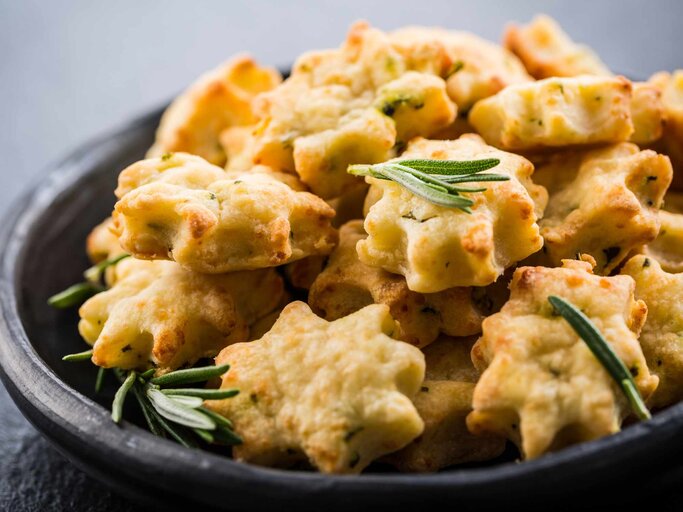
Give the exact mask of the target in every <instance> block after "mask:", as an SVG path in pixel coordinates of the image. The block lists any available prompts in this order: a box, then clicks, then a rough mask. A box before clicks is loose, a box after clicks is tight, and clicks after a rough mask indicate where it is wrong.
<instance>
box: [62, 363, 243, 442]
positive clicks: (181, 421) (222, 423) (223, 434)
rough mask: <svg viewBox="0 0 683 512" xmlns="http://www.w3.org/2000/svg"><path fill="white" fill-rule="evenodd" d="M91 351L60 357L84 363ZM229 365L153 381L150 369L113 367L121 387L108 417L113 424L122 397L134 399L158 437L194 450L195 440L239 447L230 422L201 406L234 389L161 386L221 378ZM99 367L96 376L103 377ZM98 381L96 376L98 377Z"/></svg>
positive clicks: (120, 409)
mask: <svg viewBox="0 0 683 512" xmlns="http://www.w3.org/2000/svg"><path fill="white" fill-rule="evenodd" d="M90 356H92V351H91V350H89V351H86V352H80V353H78V354H70V355H68V356H64V358H63V360H65V361H85V360H87V359H89V358H90ZM229 368H230V366H229V365H222V366H206V367H199V368H190V369H186V370H177V371H174V372H170V373H167V374H165V375H162V376H161V377H156V378H153V375H154V369H149V370H147V371H145V372H136V371H133V370H130V371H129V372H128V373H125V372H124V371H123V370H121V369H119V368H114V369H113V372H114V375H115V376H116V378H117V379H118V380H119V382H121V386H120V387H119V389H118V390H117V391H116V394H115V395H114V400H113V402H112V410H111V417H112V420H113V421H114V422H115V423H119V422H120V421H121V419H122V418H123V405H124V403H125V400H126V397H127V396H128V395H129V394H132V395H133V396H134V397H135V399H136V400H137V402H138V404H139V406H140V409H141V410H142V414H143V416H144V417H145V421H146V422H147V426H148V427H149V429H150V431H151V432H152V433H153V434H155V435H157V436H161V437H170V438H172V439H175V440H176V441H177V442H178V443H180V444H182V445H183V446H186V447H190V448H195V447H197V442H196V441H197V439H196V438H199V439H200V440H202V441H204V442H207V443H217V444H223V445H235V444H240V443H241V442H242V439H241V438H240V437H239V436H238V435H237V434H236V433H235V432H234V431H233V430H232V422H231V421H230V420H229V419H227V418H224V417H223V416H221V415H219V414H217V413H215V412H213V411H211V410H210V409H207V408H205V407H204V400H223V399H225V398H230V397H233V396H235V395H237V394H238V393H239V391H238V390H236V389H225V390H222V389H204V388H177V387H174V388H167V389H162V386H167V385H173V386H179V385H183V384H190V383H198V382H203V381H207V380H209V379H212V378H214V377H217V376H220V375H223V374H224V373H225V372H227V371H228V369H229ZM102 370H104V369H103V368H100V373H99V374H98V376H99V375H103V374H104V372H103V371H102ZM98 378H100V377H98Z"/></svg>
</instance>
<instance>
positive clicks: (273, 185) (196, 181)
mask: <svg viewBox="0 0 683 512" xmlns="http://www.w3.org/2000/svg"><path fill="white" fill-rule="evenodd" d="M291 181H296V179H295V178H294V177H292V176H289V175H284V174H282V173H273V172H269V171H268V170H267V169H263V168H260V170H259V169H255V170H252V171H249V172H241V173H226V172H225V171H223V169H221V168H219V167H216V166H213V165H211V164H209V163H208V162H206V161H204V160H202V159H201V158H199V157H194V156H191V155H187V154H184V153H174V154H172V155H170V156H169V157H168V158H163V157H162V158H156V159H151V160H144V161H142V162H138V163H135V164H133V165H131V166H130V167H128V168H127V169H125V170H124V171H123V172H122V173H121V175H120V177H119V187H118V189H117V195H118V196H119V197H120V199H119V201H118V202H117V203H116V206H115V209H114V215H113V217H114V228H115V231H116V233H117V235H118V236H119V241H120V243H121V246H122V247H123V248H124V249H125V250H126V251H128V252H129V253H131V254H132V255H134V256H136V257H138V258H145V259H172V260H175V261H176V262H178V263H180V264H181V265H183V266H184V267H187V268H189V269H192V270H195V271H198V272H208V273H221V272H232V271H237V270H252V269H257V268H265V267H272V266H277V265H281V264H284V263H287V262H290V261H294V260H297V259H300V258H304V257H306V256H311V255H318V254H327V253H329V252H331V251H332V249H333V248H334V245H335V243H336V239H337V233H336V230H335V229H334V228H333V227H332V226H331V224H330V221H331V218H332V217H333V216H334V210H333V209H332V208H331V207H330V206H328V205H327V203H325V202H324V201H323V200H322V199H320V198H319V197H316V196H315V195H313V194H311V193H309V192H299V191H296V190H294V189H293V188H292V187H291V186H289V185H288V184H287V183H289V182H291Z"/></svg>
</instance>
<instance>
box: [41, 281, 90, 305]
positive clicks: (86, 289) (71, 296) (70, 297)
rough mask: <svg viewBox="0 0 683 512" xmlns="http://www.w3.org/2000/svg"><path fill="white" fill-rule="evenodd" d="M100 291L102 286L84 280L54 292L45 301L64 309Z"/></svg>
mask: <svg viewBox="0 0 683 512" xmlns="http://www.w3.org/2000/svg"><path fill="white" fill-rule="evenodd" d="M101 291H104V287H102V286H99V285H96V284H94V283H91V282H87V281H86V282H84V283H78V284H74V285H72V286H69V287H68V288H67V289H66V290H62V291H61V292H59V293H56V294H54V295H53V296H52V297H50V298H49V299H47V303H48V304H49V305H50V306H52V307H53V308H57V309H66V308H70V307H73V306H77V305H79V304H81V303H83V302H85V301H86V300H87V299H89V298H90V297H92V296H93V295H95V294H97V293H100V292H101Z"/></svg>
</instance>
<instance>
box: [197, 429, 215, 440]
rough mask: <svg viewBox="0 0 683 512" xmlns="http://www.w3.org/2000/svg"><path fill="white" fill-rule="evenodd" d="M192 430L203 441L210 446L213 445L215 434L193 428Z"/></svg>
mask: <svg viewBox="0 0 683 512" xmlns="http://www.w3.org/2000/svg"><path fill="white" fill-rule="evenodd" d="M192 430H193V431H194V433H195V434H197V435H198V436H199V437H200V438H201V439H202V441H204V442H206V443H209V444H211V443H213V441H214V438H213V434H212V433H211V432H209V431H208V430H202V429H201V428H193V429H192Z"/></svg>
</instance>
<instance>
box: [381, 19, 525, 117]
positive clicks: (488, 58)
mask: <svg viewBox="0 0 683 512" xmlns="http://www.w3.org/2000/svg"><path fill="white" fill-rule="evenodd" d="M389 37H390V39H391V41H392V43H393V45H394V46H395V48H397V49H398V51H399V52H400V53H401V54H402V55H403V56H405V58H406V59H407V60H408V62H410V63H411V64H409V66H411V67H416V68H417V69H420V70H425V69H427V67H428V64H429V63H430V62H434V61H436V62H439V61H440V59H438V58H436V59H435V57H434V56H435V55H445V56H446V62H447V63H448V66H447V67H446V68H445V70H444V68H441V69H438V68H436V67H435V69H434V70H433V72H435V73H437V74H439V75H440V76H441V77H442V78H444V79H445V80H446V89H447V91H448V96H449V97H450V98H451V99H452V100H453V101H454V102H455V103H456V105H457V106H458V109H459V110H460V111H461V112H464V113H467V111H468V110H469V109H470V108H471V107H472V105H474V104H475V103H476V102H477V101H479V100H481V99H484V98H487V97H489V96H491V95H493V94H496V93H497V92H498V91H500V90H501V89H504V88H505V87H507V86H508V85H512V84H519V83H524V82H529V81H531V77H530V76H529V75H528V74H527V72H526V71H525V70H524V66H523V65H522V63H521V62H520V61H519V59H517V58H516V57H515V56H514V55H513V54H512V53H511V52H509V51H507V50H506V49H505V48H502V47H501V46H499V45H497V44H495V43H492V42H490V41H487V40H485V39H482V38H480V37H478V36H476V35H474V34H470V33H469V32H460V31H454V30H444V29H441V28H433V27H405V28H401V29H398V30H395V31H393V32H391V33H390V34H389Z"/></svg>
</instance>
